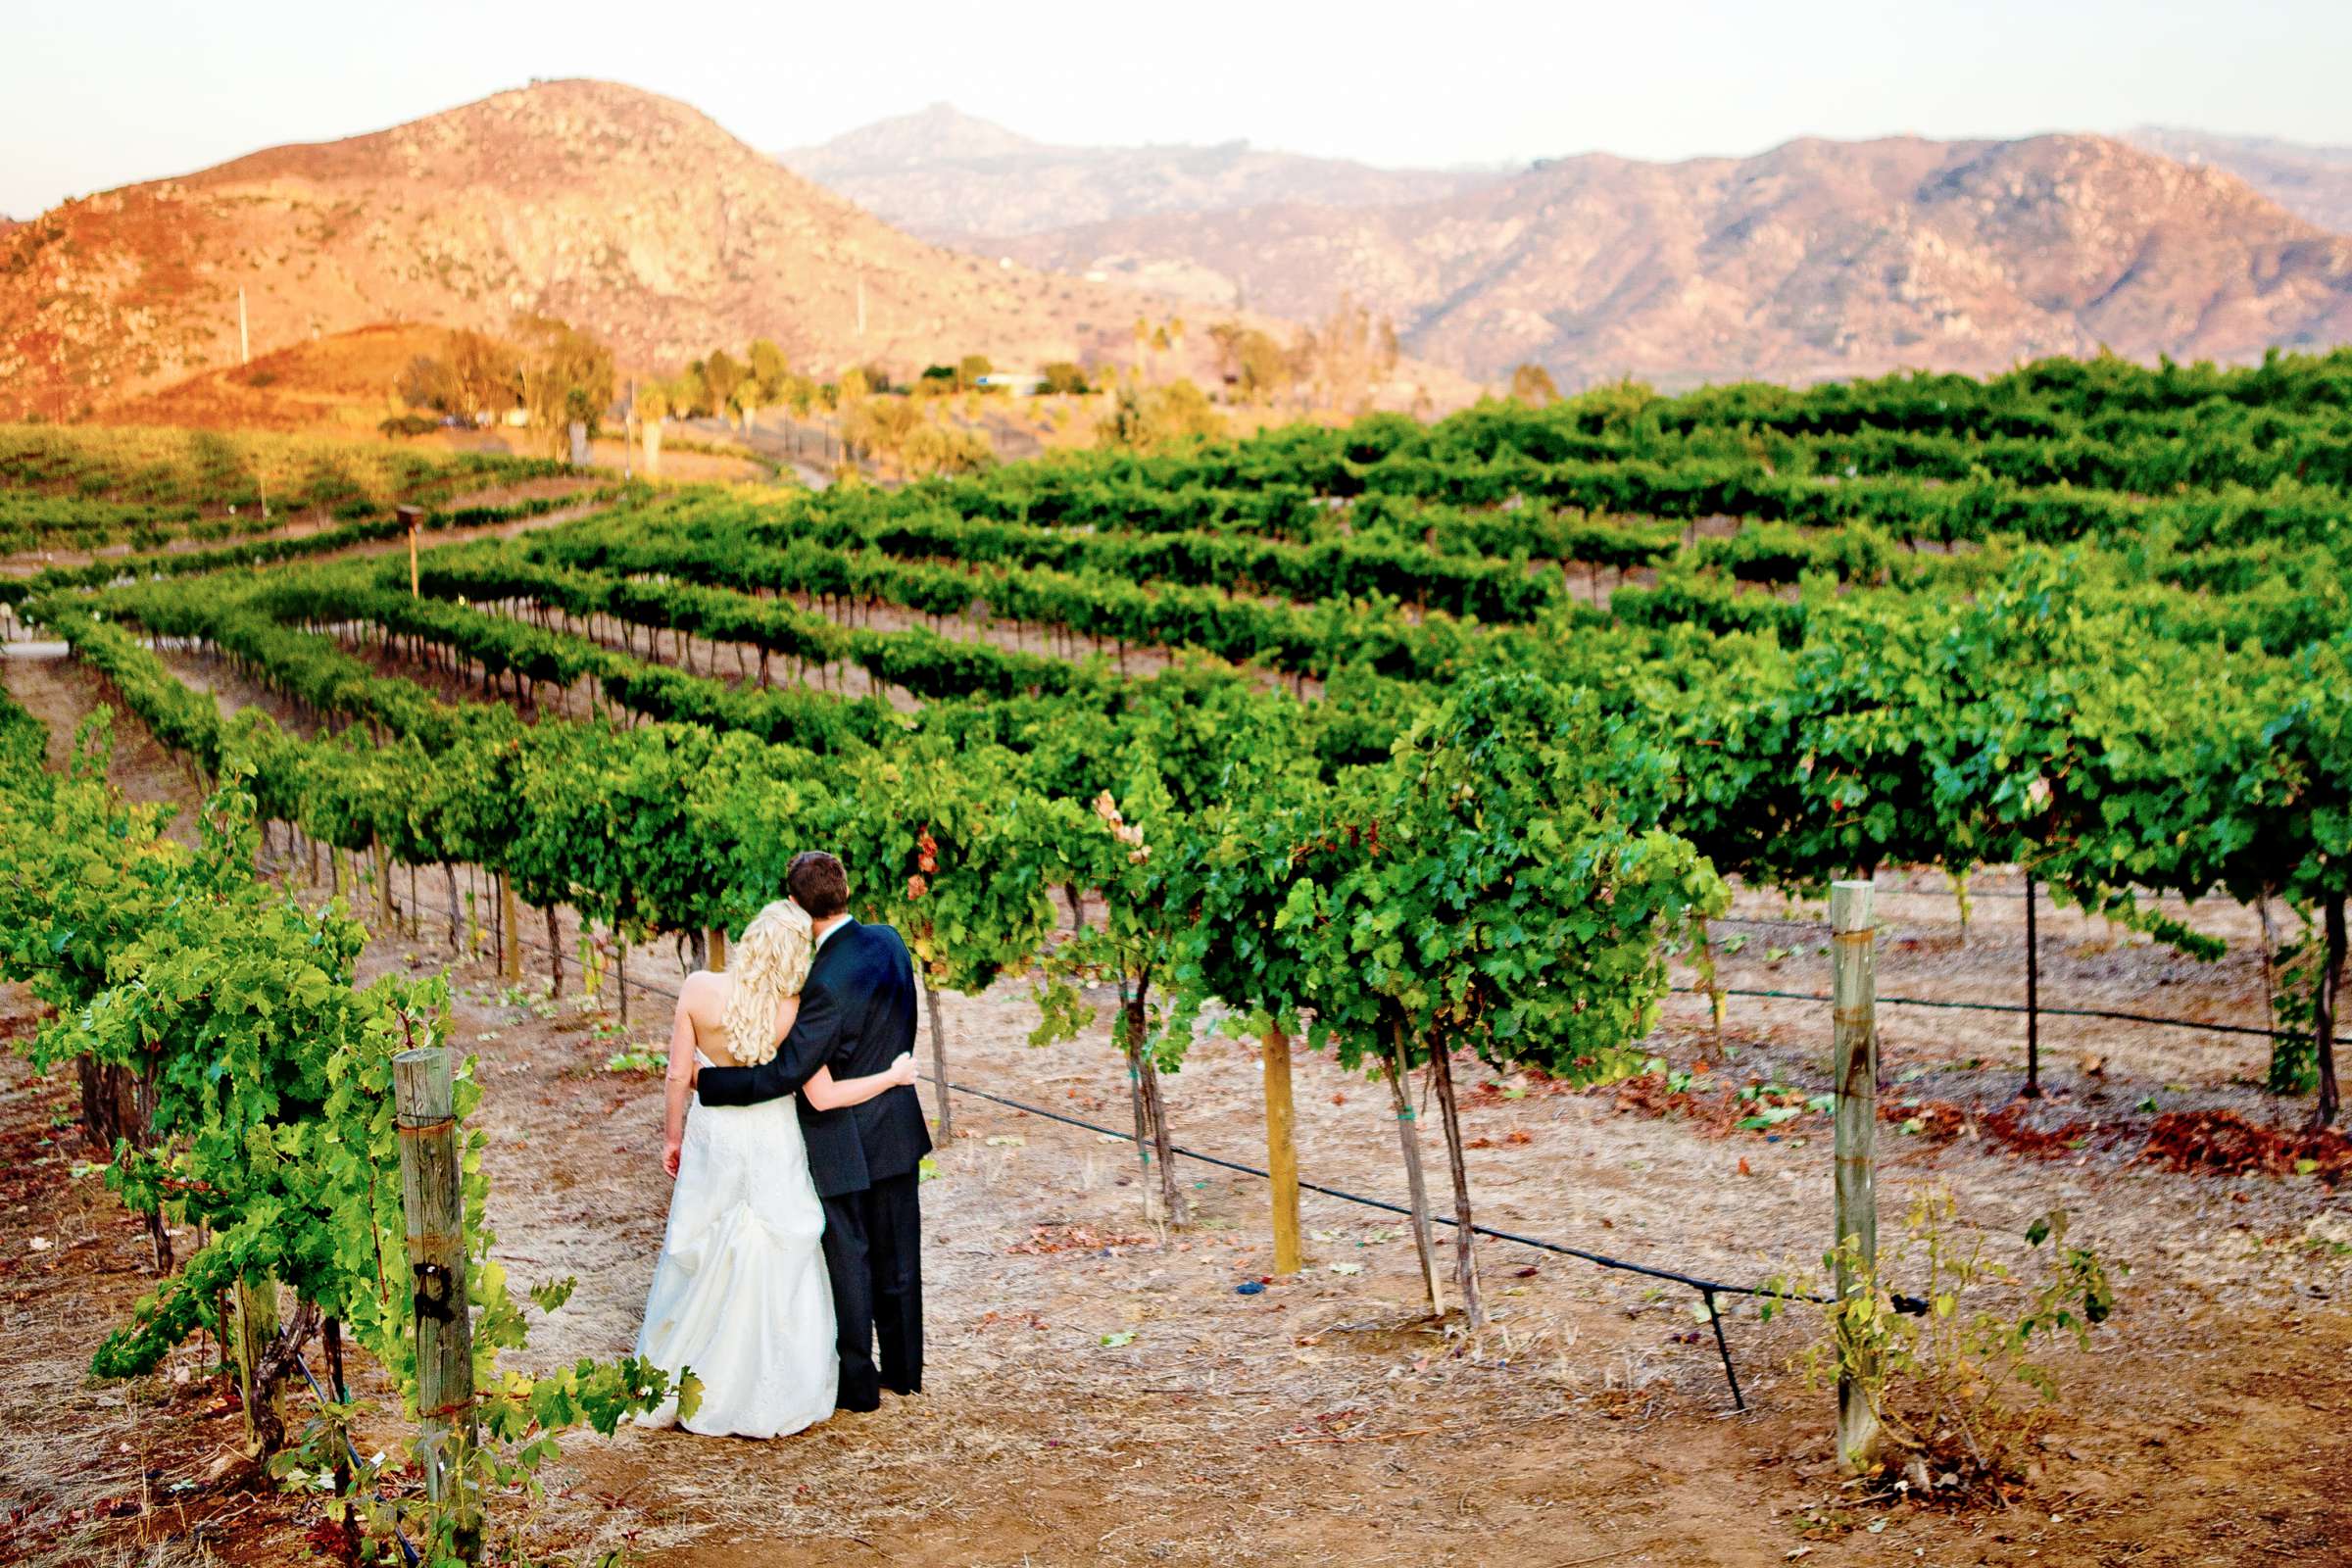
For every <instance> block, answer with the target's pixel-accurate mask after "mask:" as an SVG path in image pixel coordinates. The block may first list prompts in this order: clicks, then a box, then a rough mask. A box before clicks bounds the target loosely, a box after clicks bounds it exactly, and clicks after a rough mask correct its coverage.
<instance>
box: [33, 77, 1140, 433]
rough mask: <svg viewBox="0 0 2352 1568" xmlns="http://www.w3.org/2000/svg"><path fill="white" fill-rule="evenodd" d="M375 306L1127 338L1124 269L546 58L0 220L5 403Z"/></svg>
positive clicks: (163, 381)
mask: <svg viewBox="0 0 2352 1568" xmlns="http://www.w3.org/2000/svg"><path fill="white" fill-rule="evenodd" d="M239 288H243V289H244V291H245V294H246V303H247V309H248V314H249V319H250V321H251V332H252V342H253V346H254V348H255V350H256V351H257V352H265V351H267V350H268V349H270V348H275V347H278V346H280V345H282V344H284V343H286V342H288V341H291V340H294V339H296V338H300V337H305V336H318V335H322V334H329V333H334V332H339V331H344V330H348V329H351V328H354V327H358V326H362V325H365V324H368V323H371V322H378V321H402V320H427V321H432V322H434V323H436V324H441V325H449V326H474V327H483V328H491V329H496V328H500V327H503V326H505V325H506V324H507V322H508V321H509V320H510V319H512V318H513V317H515V315H517V314H518V313H539V314H546V315H553V316H558V317H562V318H564V319H567V320H570V321H572V322H573V323H574V324H576V325H579V326H582V327H584V328H586V329H588V330H590V331H592V332H594V333H596V334H597V335H599V336H600V337H603V338H604V339H605V340H606V341H608V342H610V343H612V344H613V346H614V349H615V351H616V353H617V354H618V355H619V356H620V357H621V359H622V360H623V361H624V363H636V364H641V365H647V366H662V365H669V364H675V363H678V362H679V361H682V360H683V359H685V358H686V357H688V356H690V355H695V354H701V353H706V352H708V351H709V350H710V349H711V348H712V347H714V346H718V345H721V344H730V345H737V346H740V345H741V344H742V343H743V342H745V341H746V340H748V339H749V338H751V337H755V336H767V337H772V338H774V339H775V340H776V341H778V342H779V343H780V344H782V345H783V347H784V348H785V350H786V352H787V353H788V355H790V356H791V357H792V358H793V359H794V360H795V362H796V363H801V364H805V365H808V366H810V367H811V368H818V369H820V370H821V371H823V372H824V373H828V374H829V373H831V372H832V371H833V370H835V369H837V368H841V367H843V366H846V365H849V364H853V363H866V362H870V361H882V362H885V363H895V364H897V365H898V366H900V367H902V368H908V369H910V368H919V367H920V366H921V365H922V364H925V363H930V362H932V361H935V360H941V359H949V360H952V359H954V358H956V357H958V356H960V355H962V354H967V353H973V352H980V353H987V354H991V355H994V356H997V357H999V358H1003V359H1005V360H1008V361H1011V362H1014V363H1043V362H1046V361H1050V360H1054V359H1081V358H1086V357H1089V356H1092V355H1103V356H1123V355H1124V354H1125V353H1126V352H1127V350H1128V347H1129V343H1130V333H1131V327H1132V323H1133V321H1134V319H1135V318H1136V316H1137V315H1138V314H1139V311H1140V310H1143V309H1147V308H1151V307H1152V306H1154V305H1155V304H1157V303H1158V302H1153V301H1151V300H1149V299H1147V298H1144V297H1142V296H1138V295H1136V294H1134V293H1132V292H1130V291H1127V290H1122V289H1113V288H1105V287H1101V286H1097V285H1093V284H1088V283H1085V282H1082V281H1077V280H1073V279H1068V278H1062V277H1049V276H1043V275H1040V274H1038V273H1036V272H1034V271H1032V270H1026V269H1021V268H1018V267H1014V266H1010V265H1008V264H1000V263H991V264H986V265H984V264H983V263H982V262H980V261H979V260H978V259H976V258H973V257H970V256H963V255H957V254H954V253H951V252H947V251H943V250H941V249H939V248H938V247H936V246H933V245H930V244H928V243H926V242H924V241H921V240H918V239H915V238H913V237H911V236H908V235H906V234H903V233H901V232H899V231H898V230H896V229H893V228H891V227H890V226H889V225H887V224H885V223H884V222H882V221H880V220H879V219H876V218H874V217H873V216H872V215H870V214H868V213H866V212H864V211H862V210H860V209H858V207H856V206H855V205H853V204H852V203H850V202H848V201H846V200H844V199H843V198H841V197H839V196H837V195H835V194H833V193H831V192H829V191H826V190H824V189H822V188H821V187H819V186H817V185H815V184H813V183H811V182H809V181H808V180H806V179H804V178H803V177H801V176H800V175H798V174H795V173H793V172H790V171H788V170H785V169H783V168H782V167H780V166H778V165H777V164H775V163H774V162H773V160H771V159H769V158H767V157H765V156H764V155H762V154H760V153H758V152H756V151H755V150H753V149H752V148H750V147H748V146H746V145H745V144H744V143H742V142H741V141H739V140H737V139H736V138H735V137H733V136H732V135H730V134H729V133H728V132H726V131H725V130H724V129H723V128H721V127H720V126H719V125H717V124H716V123H714V122H712V121H711V119H710V118H709V117H708V116H705V115H703V114H701V113H700V112H699V111H697V110H694V109H692V108H691V107H689V106H687V105H685V104H681V103H678V102H676V101H674V100H671V99H667V98H663V97H661V96H658V95H656V94H653V93H648V92H644V91H641V90H640V89H637V88H633V87H626V86H622V85H618V84H614V83H609V82H596V81H584V80H568V81H552V82H535V83H533V84H532V85H531V86H529V87H525V88H517V89H513V90H511V91H508V92H503V93H498V94H494V95H492V96H490V97H488V98H484V99H479V100H476V101H474V102H472V103H469V104H464V105H460V106H458V107H457V108H454V109H450V110H445V111H442V112H441V113H438V114H435V115H429V116H425V117H423V118H421V119H418V120H415V121H410V122H407V123H402V124H399V125H395V126H391V127H389V128H387V129H384V130H379V131H372V132H368V133H367V134H364V135H359V136H352V137H347V138H343V139H340V140H336V141H330V142H319V143H306V144H293V145H288V146H283V147H273V148H268V149H265V150H262V151H259V152H255V153H251V154H248V155H246V156H244V157H241V158H237V159H233V160H230V161H229V162H227V163H225V164H221V165H217V166H215V167H213V168H211V169H206V170H199V171H196V172H192V173H188V174H183V175H177V176H172V177H170V178H165V179H159V180H151V181H147V182H144V183H141V184H137V185H130V186H124V187H122V188H120V189H117V190H112V191H106V192H101V193H99V194H97V195H94V196H89V197H85V198H82V199H80V200H78V201H74V202H69V203H66V204H64V205H63V206H60V207H58V208H54V209H52V210H51V211H50V212H48V213H45V214H42V215H41V216H40V217H38V218H36V219H33V220H30V221H26V222H24V223H22V224H19V225H17V226H15V227H13V228H10V229H7V230H5V231H0V417H21V416H23V415H25V414H27V413H36V412H37V413H42V414H46V415H50V416H53V417H71V416H73V415H75V414H78V413H79V412H81V411H82V410H83V409H85V408H88V407H91V406H94V405H100V404H106V403H112V402H121V401H124V400H126V399H128V398H131V397H134V396H136V395H138V394H140V393H142V392H145V391H148V390H152V389H155V388H158V387H161V386H164V385H167V384H170V383H172V382H173V381H175V380H177V379H180V378H182V377H184V376H186V375H188V374H190V373H193V372H196V371H199V370H202V369H204V368H208V367H212V366H218V365H221V364H223V363H230V362H233V361H234V359H235V356H236V352H237V293H238V290H239Z"/></svg>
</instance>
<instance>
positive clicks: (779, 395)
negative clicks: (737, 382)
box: [746, 337, 792, 407]
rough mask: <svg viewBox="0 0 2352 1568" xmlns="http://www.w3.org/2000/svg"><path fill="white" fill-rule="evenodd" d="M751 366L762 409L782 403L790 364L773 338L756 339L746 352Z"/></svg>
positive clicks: (790, 368)
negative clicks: (757, 386) (771, 404)
mask: <svg viewBox="0 0 2352 1568" xmlns="http://www.w3.org/2000/svg"><path fill="white" fill-rule="evenodd" d="M746 352H747V354H748V356H749V358H750V360H751V365H752V380H753V381H755V382H757V383H758V384H759V388H760V405H761V406H762V407H764V406H766V405H767V404H770V403H778V402H781V401H783V396H784V383H785V381H786V379H787V378H789V377H790V376H791V374H792V362H791V361H789V360H787V359H786V358H785V357H784V351H783V350H782V349H780V348H778V347H776V344H775V340H774V339H773V338H764V337H756V338H754V339H752V346H751V348H750V349H749V350H747V351H746Z"/></svg>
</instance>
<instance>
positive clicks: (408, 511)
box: [392, 507, 424, 599]
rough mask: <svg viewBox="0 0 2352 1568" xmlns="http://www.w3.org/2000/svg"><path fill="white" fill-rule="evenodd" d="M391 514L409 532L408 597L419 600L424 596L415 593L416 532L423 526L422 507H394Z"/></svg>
mask: <svg viewBox="0 0 2352 1568" xmlns="http://www.w3.org/2000/svg"><path fill="white" fill-rule="evenodd" d="M392 515H394V516H396V517H398V518H399V519H400V522H401V526H402V527H404V528H406V529H408V531H409V597H410V598H411V599H421V598H422V597H424V596H423V595H422V594H421V593H419V592H418V591H417V529H419V528H421V527H423V526H424V509H423V508H422V507H394V508H393V509H392Z"/></svg>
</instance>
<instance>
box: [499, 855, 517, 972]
mask: <svg viewBox="0 0 2352 1568" xmlns="http://www.w3.org/2000/svg"><path fill="white" fill-rule="evenodd" d="M498 947H499V953H498V972H499V974H500V975H502V976H503V977H504V978H505V979H506V980H507V981H508V982H509V983H510V984H512V983H514V982H515V981H518V980H520V979H521V978H522V926H521V925H520V923H519V922H518V921H517V920H516V919H515V884H514V883H513V882H511V881H509V880H508V879H507V873H506V872H504V871H501V872H499V873H498Z"/></svg>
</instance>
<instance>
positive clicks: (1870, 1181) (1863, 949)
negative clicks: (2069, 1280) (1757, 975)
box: [1830, 882, 1879, 1473]
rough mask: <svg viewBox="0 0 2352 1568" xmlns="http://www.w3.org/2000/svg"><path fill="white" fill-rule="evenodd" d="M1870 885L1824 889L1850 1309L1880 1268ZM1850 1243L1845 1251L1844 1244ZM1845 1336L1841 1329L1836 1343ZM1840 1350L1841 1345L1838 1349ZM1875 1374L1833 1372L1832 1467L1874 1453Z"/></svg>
mask: <svg viewBox="0 0 2352 1568" xmlns="http://www.w3.org/2000/svg"><path fill="white" fill-rule="evenodd" d="M1870 895H1871V884H1870V883H1868V882H1834V883H1832V884H1831V885H1830V933H1831V935H1830V941H1831V944H1832V947H1833V950H1834V951H1833V953H1832V955H1831V963H1832V965H1833V974H1832V982H1831V987H1830V996H1831V1009H1832V1010H1831V1015H1830V1016H1831V1035H1832V1040H1833V1043H1834V1047H1835V1052H1836V1070H1837V1088H1838V1101H1837V1118H1838V1128H1837V1205H1838V1221H1837V1234H1836V1235H1835V1236H1834V1237H1833V1238H1832V1241H1833V1242H1834V1243H1835V1245H1836V1247H1837V1249H1838V1252H1837V1256H1838V1307H1839V1309H1840V1311H1841V1312H1842V1311H1844V1310H1846V1309H1849V1308H1850V1306H1851V1304H1852V1293H1853V1292H1854V1291H1855V1290H1856V1289H1875V1288H1876V1281H1877V1273H1878V1264H1879V1195H1878V1168H1877V1158H1878V1130H1879V1027H1878V995H1879V989H1878V988H1879V981H1878V956H1877V952H1876V949H1875V943H1876V940H1877V936H1878V931H1877V927H1876V926H1875V925H1874V923H1873V921H1872V916H1871V907H1870ZM1849 1241H1850V1242H1852V1243H1853V1247H1852V1249H1851V1250H1849V1249H1848V1248H1847V1246H1846V1244H1847V1243H1848V1242H1849ZM1844 1337H1845V1334H1844V1330H1843V1328H1842V1327H1840V1329H1839V1338H1840V1340H1843V1339H1844ZM1841 1350H1842V1346H1841ZM1874 1370H1875V1368H1873V1367H1871V1366H1869V1365H1867V1364H1860V1365H1849V1364H1846V1362H1845V1358H1844V1356H1843V1355H1842V1354H1841V1356H1840V1364H1839V1367H1838V1464H1839V1465H1840V1466H1841V1467H1842V1468H1843V1469H1845V1470H1846V1471H1848V1472H1849V1473H1850V1472H1855V1471H1860V1470H1863V1469H1866V1468H1867V1467H1868V1466H1869V1465H1870V1463H1871V1461H1872V1459H1873V1458H1874V1457H1875V1456H1876V1454H1877V1450H1878V1446H1879V1417H1878V1412H1877V1411H1875V1410H1873V1409H1872V1408H1871V1405H1870V1396H1869V1394H1868V1393H1867V1392H1866V1389H1865V1380H1866V1378H1867V1377H1868V1375H1869V1374H1870V1373H1871V1372H1872V1371H1874Z"/></svg>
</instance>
